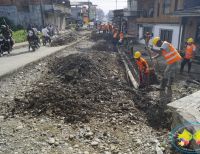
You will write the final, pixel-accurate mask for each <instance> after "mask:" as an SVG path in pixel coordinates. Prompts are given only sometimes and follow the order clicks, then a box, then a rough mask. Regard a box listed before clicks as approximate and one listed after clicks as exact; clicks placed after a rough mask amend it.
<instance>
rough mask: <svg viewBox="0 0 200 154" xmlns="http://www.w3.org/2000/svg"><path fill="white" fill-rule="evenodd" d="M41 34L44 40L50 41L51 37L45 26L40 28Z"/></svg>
mask: <svg viewBox="0 0 200 154" xmlns="http://www.w3.org/2000/svg"><path fill="white" fill-rule="evenodd" d="M42 35H43V38H44V39H45V42H49V43H51V38H50V35H49V30H48V28H47V27H44V28H43V29H42Z"/></svg>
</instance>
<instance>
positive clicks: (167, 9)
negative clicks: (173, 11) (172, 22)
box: [163, 0, 171, 14]
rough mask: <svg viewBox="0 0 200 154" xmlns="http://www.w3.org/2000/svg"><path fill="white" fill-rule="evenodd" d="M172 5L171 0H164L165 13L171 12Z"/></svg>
mask: <svg viewBox="0 0 200 154" xmlns="http://www.w3.org/2000/svg"><path fill="white" fill-rule="evenodd" d="M170 6H171V0H164V1H163V14H169V13H170Z"/></svg>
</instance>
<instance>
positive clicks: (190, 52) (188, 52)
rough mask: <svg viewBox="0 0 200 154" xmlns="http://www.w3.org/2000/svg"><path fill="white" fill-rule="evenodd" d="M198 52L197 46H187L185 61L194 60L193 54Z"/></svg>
mask: <svg viewBox="0 0 200 154" xmlns="http://www.w3.org/2000/svg"><path fill="white" fill-rule="evenodd" d="M195 50H196V46H195V45H194V44H191V45H187V47H186V50H185V59H191V58H193V52H194V51H195Z"/></svg>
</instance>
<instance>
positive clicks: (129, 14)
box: [124, 10, 138, 17]
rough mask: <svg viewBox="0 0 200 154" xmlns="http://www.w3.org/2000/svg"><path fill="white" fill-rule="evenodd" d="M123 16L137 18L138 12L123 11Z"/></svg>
mask: <svg viewBox="0 0 200 154" xmlns="http://www.w3.org/2000/svg"><path fill="white" fill-rule="evenodd" d="M124 16H125V17H137V16H138V11H129V10H124Z"/></svg>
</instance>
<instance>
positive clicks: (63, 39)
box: [51, 32, 79, 46]
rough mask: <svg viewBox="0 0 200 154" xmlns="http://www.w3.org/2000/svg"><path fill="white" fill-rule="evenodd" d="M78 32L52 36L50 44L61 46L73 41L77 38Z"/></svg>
mask: <svg viewBox="0 0 200 154" xmlns="http://www.w3.org/2000/svg"><path fill="white" fill-rule="evenodd" d="M78 36H79V35H78V34H77V33H75V32H70V33H68V34H62V35H59V36H57V37H54V38H53V39H52V42H51V46H62V45H67V44H69V43H71V42H74V41H76V40H77V38H78Z"/></svg>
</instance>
